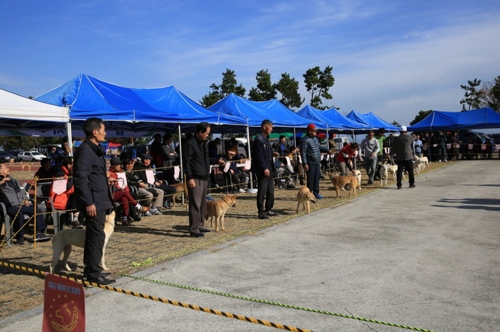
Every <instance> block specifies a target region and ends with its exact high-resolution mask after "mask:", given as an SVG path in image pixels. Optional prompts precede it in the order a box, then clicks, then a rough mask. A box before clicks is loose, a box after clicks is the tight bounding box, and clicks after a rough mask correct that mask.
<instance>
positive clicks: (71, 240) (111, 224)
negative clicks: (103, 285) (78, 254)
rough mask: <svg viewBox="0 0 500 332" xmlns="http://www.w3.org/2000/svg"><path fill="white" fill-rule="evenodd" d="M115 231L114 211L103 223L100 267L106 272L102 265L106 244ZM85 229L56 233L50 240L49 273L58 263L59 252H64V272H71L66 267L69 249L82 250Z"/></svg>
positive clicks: (67, 266) (103, 264) (104, 265)
mask: <svg viewBox="0 0 500 332" xmlns="http://www.w3.org/2000/svg"><path fill="white" fill-rule="evenodd" d="M114 230H115V211H113V212H111V213H110V214H109V215H107V216H106V222H105V223H104V234H105V236H106V237H105V239H104V246H103V247H102V258H101V267H102V269H103V270H104V271H106V270H107V269H108V268H107V267H106V264H105V263H104V256H105V255H104V253H105V250H106V244H107V243H108V240H109V238H110V236H111V234H113V232H114ZM85 232H86V230H85V229H77V228H73V229H65V230H62V231H60V232H58V233H57V234H56V235H55V236H54V237H53V238H52V253H53V256H52V265H51V266H50V272H49V273H53V272H54V269H55V268H56V265H57V262H58V261H59V257H60V256H61V252H62V251H64V256H63V266H64V268H65V269H66V271H71V268H70V267H69V265H68V258H69V255H70V254H71V248H72V246H77V247H80V248H83V247H84V245H85Z"/></svg>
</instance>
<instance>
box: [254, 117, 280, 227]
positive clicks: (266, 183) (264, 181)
mask: <svg viewBox="0 0 500 332" xmlns="http://www.w3.org/2000/svg"><path fill="white" fill-rule="evenodd" d="M272 131H273V123H272V122H271V121H270V120H264V121H262V123H261V124H260V134H258V135H257V137H255V140H254V141H253V146H252V172H253V173H254V174H255V175H256V176H257V186H258V191H257V210H258V211H259V219H269V217H273V216H276V215H278V214H277V213H276V212H273V211H271V209H272V208H273V206H274V183H273V174H274V172H275V166H274V162H273V151H272V147H271V144H270V143H269V139H268V136H269V134H271V132H272ZM264 200H265V201H266V202H265V204H264Z"/></svg>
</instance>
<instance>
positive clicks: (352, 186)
mask: <svg viewBox="0 0 500 332" xmlns="http://www.w3.org/2000/svg"><path fill="white" fill-rule="evenodd" d="M329 176H330V181H332V184H333V188H334V189H335V192H336V193H337V197H335V198H339V197H340V188H342V187H344V186H345V185H347V184H349V197H351V192H354V197H357V194H356V188H357V187H358V179H357V178H356V177H355V176H351V175H338V174H336V173H330V174H329Z"/></svg>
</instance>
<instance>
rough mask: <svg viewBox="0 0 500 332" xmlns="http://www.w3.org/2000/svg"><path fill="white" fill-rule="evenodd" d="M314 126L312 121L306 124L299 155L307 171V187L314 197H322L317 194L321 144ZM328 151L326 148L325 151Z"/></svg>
mask: <svg viewBox="0 0 500 332" xmlns="http://www.w3.org/2000/svg"><path fill="white" fill-rule="evenodd" d="M316 132H317V129H316V126H315V125H314V123H310V124H308V125H307V135H306V136H304V137H303V138H302V145H301V147H300V155H301V158H302V166H303V167H304V170H305V171H306V173H307V188H309V190H310V191H311V192H312V193H313V194H314V197H316V199H323V196H321V195H320V194H319V178H320V177H321V146H320V144H319V140H318V138H317V137H316ZM326 152H328V150H327V151H326Z"/></svg>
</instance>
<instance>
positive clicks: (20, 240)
mask: <svg viewBox="0 0 500 332" xmlns="http://www.w3.org/2000/svg"><path fill="white" fill-rule="evenodd" d="M16 244H18V245H20V246H22V245H24V238H22V239H18V240H17V241H16Z"/></svg>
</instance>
